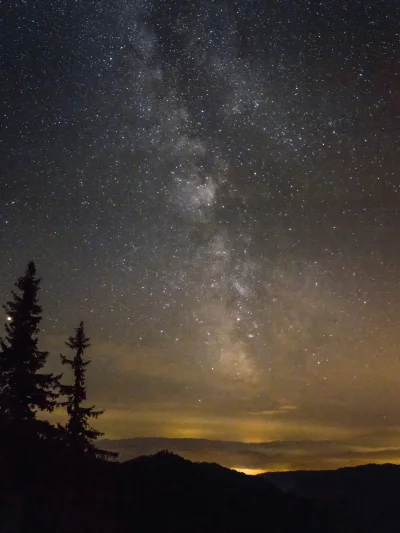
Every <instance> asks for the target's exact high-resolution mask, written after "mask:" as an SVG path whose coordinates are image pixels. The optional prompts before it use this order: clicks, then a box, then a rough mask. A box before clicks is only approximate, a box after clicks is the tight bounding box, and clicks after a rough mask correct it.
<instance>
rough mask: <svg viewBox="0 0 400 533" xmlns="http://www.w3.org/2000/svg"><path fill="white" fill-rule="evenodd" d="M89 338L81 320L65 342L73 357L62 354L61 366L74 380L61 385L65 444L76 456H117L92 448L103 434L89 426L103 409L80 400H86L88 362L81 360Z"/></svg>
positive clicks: (88, 344) (105, 457) (87, 346)
mask: <svg viewBox="0 0 400 533" xmlns="http://www.w3.org/2000/svg"><path fill="white" fill-rule="evenodd" d="M89 341H90V339H89V338H88V337H86V335H85V328H84V324H83V322H81V323H80V324H79V326H78V327H77V328H76V329H75V335H74V336H73V337H69V339H68V341H67V342H66V343H65V344H66V346H68V348H71V350H74V351H75V355H74V357H73V359H67V358H66V357H65V356H63V355H61V362H62V364H63V365H68V366H70V367H71V369H72V372H73V376H74V383H73V385H62V386H61V392H62V394H64V395H65V396H67V401H66V402H63V403H62V405H64V406H65V407H66V408H67V413H68V422H67V424H66V427H65V429H66V435H67V439H68V445H69V447H70V449H71V451H72V453H73V454H74V455H75V456H78V457H79V456H81V457H82V456H84V455H90V456H94V457H98V458H104V459H107V458H110V459H111V458H116V457H117V456H118V454H115V453H112V452H107V451H105V450H99V449H98V448H96V447H95V445H94V442H93V441H95V440H96V439H98V437H100V436H101V435H103V433H101V432H100V431H97V430H95V429H93V428H92V427H91V426H90V425H89V419H90V418H98V417H99V416H100V415H101V414H102V413H103V412H104V411H96V410H95V408H94V406H92V407H83V406H82V403H83V402H84V401H86V399H87V398H86V380H85V374H86V367H87V366H88V364H89V363H90V361H89V360H88V361H85V360H84V359H83V355H84V352H85V350H86V349H87V348H89V346H90V343H89Z"/></svg>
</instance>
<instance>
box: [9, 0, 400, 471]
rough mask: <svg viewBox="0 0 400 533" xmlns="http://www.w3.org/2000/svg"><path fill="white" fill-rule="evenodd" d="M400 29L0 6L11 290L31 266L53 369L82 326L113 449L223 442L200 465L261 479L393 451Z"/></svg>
mask: <svg viewBox="0 0 400 533" xmlns="http://www.w3.org/2000/svg"><path fill="white" fill-rule="evenodd" d="M399 20H400V7H399V4H398V3H397V2H395V1H393V0H392V1H389V0H381V1H379V2H378V1H376V0H364V1H356V0H354V1H352V2H347V1H345V0H343V1H338V0H337V1H333V0H325V1H322V2H318V1H310V0H308V1H307V0H301V1H300V0H297V1H288V0H286V1H284V0H281V1H277V0H275V1H269V2H268V1H266V0H252V1H250V0H247V1H244V0H236V1H235V0H230V1H226V2H223V1H222V0H215V1H212V0H198V1H197V0H194V1H190V2H184V1H181V2H179V1H175V2H174V1H162V0H154V2H151V1H146V0H137V1H135V0H130V1H129V0H115V1H105V0H96V1H95V2H93V1H89V0H87V1H83V0H82V1H79V0H77V1H74V2H72V1H71V0H70V1H67V0H56V1H54V0H52V1H49V0H41V1H40V2H38V1H35V2H34V1H31V0H20V1H17V0H15V1H11V0H9V1H6V2H4V4H3V3H2V7H1V14H0V65H1V79H0V141H1V142H0V154H1V157H0V250H1V254H2V260H1V262H0V300H1V302H5V301H6V300H7V299H8V297H9V295H10V291H11V289H12V283H13V281H14V280H15V278H16V276H18V275H20V274H22V273H23V271H24V269H25V267H26V264H27V262H28V261H29V260H32V259H33V260H34V261H35V262H36V264H37V268H38V273H39V275H40V276H41V277H42V291H41V304H42V306H43V315H44V319H43V322H42V333H41V337H40V339H41V346H42V347H43V348H46V347H47V348H48V349H49V350H50V352H51V354H50V357H49V359H50V362H49V365H50V367H51V368H53V369H57V370H59V353H60V352H61V351H63V353H65V350H66V349H65V347H64V344H63V343H64V341H65V340H66V337H67V336H69V335H71V334H72V333H73V328H74V327H76V326H77V324H78V321H79V320H81V319H82V320H84V321H85V323H86V329H87V334H88V335H89V336H90V337H91V339H92V348H91V349H90V352H88V356H89V357H90V358H91V359H92V364H91V366H90V367H89V370H90V377H89V398H91V400H92V401H93V403H96V405H97V406H98V407H99V408H104V409H106V413H105V414H104V415H103V416H102V417H101V418H100V419H99V420H98V423H97V426H96V427H98V428H99V429H100V430H103V431H105V433H106V437H107V438H110V439H119V438H130V437H166V438H180V439H181V438H194V439H210V441H208V444H207V446H208V447H207V446H205V445H204V442H203V441H193V442H192V441H191V442H192V444H190V445H193V450H192V451H191V452H190V454H191V456H192V457H194V458H195V457H200V458H202V457H205V456H206V457H207V460H218V461H220V462H222V463H223V464H227V465H228V466H232V467H236V468H242V469H249V470H254V471H255V470H256V469H268V468H298V467H307V468H322V467H327V468H332V467H337V466H341V465H347V464H358V463H365V462H372V461H374V462H379V461H382V462H387V461H397V462H400V350H399V346H400V327H399V322H400V321H399V318H400V283H399V276H400V244H399V242H400V241H399V236H400V218H399V217H400V176H399V169H400V149H399V146H400V143H399V141H400V139H399V134H400V75H399V72H400V69H399V50H400V47H399V42H400V30H399ZM214 441H224V442H220V443H218V442H214ZM227 441H236V442H242V443H253V444H236V445H235V444H232V443H229V442H227ZM331 441H332V442H331ZM147 442H150V441H142V444H143V443H147ZM157 442H158V441H157ZM163 442H164V441H163ZM165 442H166V444H165V445H163V447H168V442H169V441H165ZM176 442H178V443H182V442H185V441H176ZM262 442H264V443H265V442H269V444H263V445H261V444H254V443H262ZM153 445H154V443H153ZM235 446H236V447H235ZM142 448H143V446H142ZM144 448H146V447H145V446H144ZM206 448H207V450H206ZM141 451H142V452H146V449H141ZM190 454H189V455H190ZM196 454H197V455H196Z"/></svg>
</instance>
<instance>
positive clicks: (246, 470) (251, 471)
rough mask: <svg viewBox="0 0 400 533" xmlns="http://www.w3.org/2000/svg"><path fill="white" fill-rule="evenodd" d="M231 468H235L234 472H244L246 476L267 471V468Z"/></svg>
mask: <svg viewBox="0 0 400 533" xmlns="http://www.w3.org/2000/svg"><path fill="white" fill-rule="evenodd" d="M232 470H236V472H241V473H242V474H246V476H257V475H258V474H265V472H268V470H259V469H258V468H234V467H232Z"/></svg>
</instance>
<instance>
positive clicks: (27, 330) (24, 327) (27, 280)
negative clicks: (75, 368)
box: [0, 262, 61, 433]
mask: <svg viewBox="0 0 400 533" xmlns="http://www.w3.org/2000/svg"><path fill="white" fill-rule="evenodd" d="M15 286H16V288H17V289H18V291H19V294H17V292H16V291H12V300H10V301H9V302H7V303H6V305H4V306H3V308H4V310H5V312H6V324H5V330H6V336H5V338H4V339H3V338H1V339H0V415H1V417H2V421H3V422H4V421H6V423H7V421H8V423H11V424H12V425H13V427H14V428H19V429H22V431H24V432H25V431H32V432H33V433H35V432H36V433H38V432H40V431H41V430H43V428H44V426H45V424H42V423H38V422H37V421H36V420H35V419H36V414H37V412H38V411H52V410H53V409H54V407H55V406H56V405H57V398H58V395H59V390H58V388H59V379H60V377H61V376H55V375H54V374H50V373H49V374H46V373H43V372H40V371H41V370H42V369H43V367H44V365H45V363H46V360H47V356H48V352H44V351H40V350H39V349H38V334H39V323H40V321H41V319H42V317H41V313H42V308H41V307H40V305H39V304H38V292H39V288H40V279H38V278H37V277H36V267H35V264H34V263H33V262H30V263H29V264H28V267H27V269H26V272H25V275H24V276H22V277H20V278H18V280H17V281H16V283H15ZM40 428H41V429H40Z"/></svg>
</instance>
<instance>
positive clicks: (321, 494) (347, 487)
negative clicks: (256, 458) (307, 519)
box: [258, 464, 400, 531]
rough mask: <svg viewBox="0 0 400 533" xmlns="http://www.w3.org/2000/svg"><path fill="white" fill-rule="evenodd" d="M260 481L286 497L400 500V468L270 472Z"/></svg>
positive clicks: (377, 466) (367, 466)
mask: <svg viewBox="0 0 400 533" xmlns="http://www.w3.org/2000/svg"><path fill="white" fill-rule="evenodd" d="M258 477H262V478H264V479H267V480H268V481H269V482H271V483H273V484H274V485H275V486H276V487H278V488H280V489H281V490H282V491H284V492H286V493H288V492H290V493H293V494H296V495H298V496H301V497H306V498H314V499H318V500H338V499H340V500H344V499H346V500H347V499H355V498H357V499H360V498H362V499H364V500H366V499H368V500H383V499H384V500H385V501H390V500H400V466H398V465H392V464H384V465H375V464H369V465H363V466H356V467H351V468H339V469H338V470H319V471H318V470H317V471H313V470H310V471H307V470H303V471H295V472H267V473H265V474H260V476H258ZM399 531H400V529H399Z"/></svg>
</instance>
